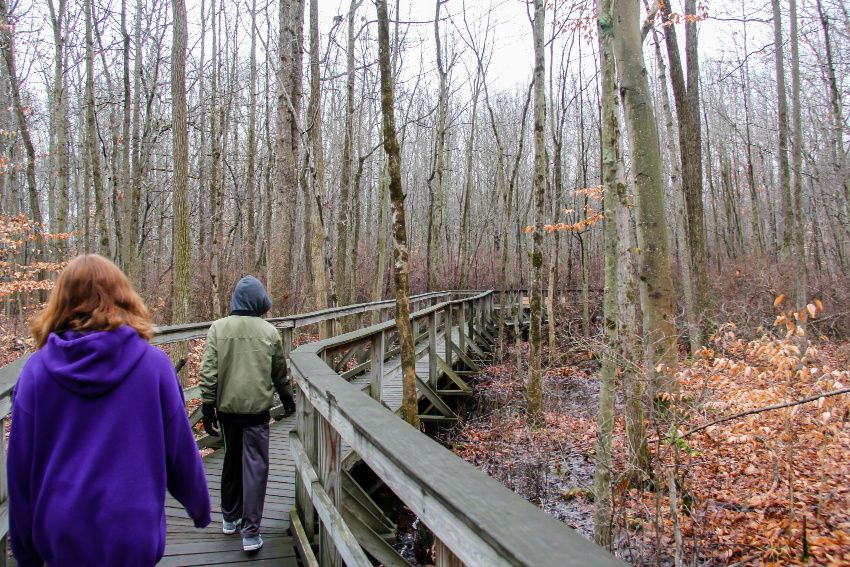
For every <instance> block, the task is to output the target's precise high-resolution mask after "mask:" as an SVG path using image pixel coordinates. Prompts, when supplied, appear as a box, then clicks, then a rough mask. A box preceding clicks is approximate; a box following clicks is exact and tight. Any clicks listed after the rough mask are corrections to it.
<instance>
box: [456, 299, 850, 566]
mask: <svg viewBox="0 0 850 567" xmlns="http://www.w3.org/2000/svg"><path fill="white" fill-rule="evenodd" d="M800 322H801V321H800V320H799V318H798V319H796V320H795V316H794V315H793V314H792V315H791V316H790V318H789V316H788V314H787V313H786V314H785V315H784V316H782V317H780V318H779V319H778V320H777V324H778V327H775V328H771V329H757V331H758V333H755V334H754V335H753V336H751V337H747V336H745V335H744V334H742V333H741V331H739V330H738V328H737V327H736V326H735V325H732V324H728V325H724V326H722V327H721V328H719V329H718V331H717V333H716V334H715V335H714V336H713V337H712V340H711V343H710V345H709V347H708V348H706V349H705V351H704V352H703V353H701V354H702V358H701V359H699V360H698V361H697V362H694V363H692V364H691V363H682V364H680V366H679V368H678V371H677V376H678V377H679V378H680V380H681V383H682V395H681V397H679V398H676V399H669V400H667V403H668V407H667V411H666V412H665V416H664V417H663V419H657V420H655V421H654V422H653V423H650V424H649V436H650V446H651V449H652V454H653V461H652V464H653V474H654V478H653V479H651V481H650V482H647V483H645V485H644V486H635V485H634V484H631V483H630V481H629V479H631V478H633V475H630V474H629V473H630V472H631V471H629V470H628V461H627V458H626V435H625V427H624V418H623V399H622V393H621V390H620V393H618V400H617V405H616V413H615V420H616V425H615V430H614V450H613V452H614V456H615V457H614V463H613V466H614V471H613V474H612V478H613V479H614V487H613V491H614V502H615V512H614V519H613V522H614V528H615V530H614V531H615V538H614V547H615V551H616V553H617V554H618V555H619V556H621V557H623V558H624V559H626V560H627V561H629V562H631V563H633V564H637V565H649V564H669V565H674V564H675V565H745V564H746V565H756V564H758V565H788V564H794V565H847V564H848V563H850V495H849V494H848V493H850V466H848V465H850V397H848V396H850V394H843V395H836V396H829V397H822V398H819V399H817V400H814V401H811V402H809V403H805V404H799V405H792V406H789V407H786V408H782V409H776V410H770V411H764V412H760V413H754V414H752V415H747V416H742V417H740V418H736V419H732V420H730V421H727V422H724V423H719V424H716V425H711V426H709V427H706V428H704V429H702V430H700V431H698V432H694V433H692V434H688V432H689V431H691V430H693V429H694V428H697V427H699V426H702V425H705V424H709V423H711V422H713V421H715V420H717V419H719V418H724V417H728V416H733V415H736V414H740V413H744V412H749V411H754V410H759V409H760V408H765V407H768V406H771V405H776V404H783V403H788V402H793V401H794V400H802V399H806V398H811V397H816V396H818V395H819V394H823V393H828V392H832V391H835V390H840V389H842V388H844V387H846V386H848V385H850V373H848V370H847V357H848V354H847V353H848V352H850V345H848V343H844V342H837V343H834V342H832V341H830V340H828V339H827V338H826V336H823V335H821V336H820V337H818V338H815V339H811V346H808V345H807V344H806V342H805V341H803V340H801V337H800V336H799V331H797V329H799V328H800V327H799V326H798V325H797V323H800ZM801 346H802V348H801ZM512 348H513V347H512V345H507V346H506V350H505V351H504V355H503V357H502V358H501V360H500V361H499V362H497V363H496V364H494V365H492V366H490V367H488V368H486V369H484V371H483V372H482V374H481V378H480V381H479V382H478V383H477V384H476V386H475V388H476V394H477V396H476V399H477V400H478V402H477V405H475V406H474V407H472V408H471V409H470V410H469V411H468V412H467V414H466V416H465V419H464V421H463V422H462V423H461V425H460V426H458V427H457V428H455V430H453V431H451V432H444V433H443V435H442V440H443V441H444V442H445V443H446V445H447V446H449V447H450V448H452V449H453V450H454V451H455V452H456V453H458V454H459V455H460V456H462V457H463V458H464V459H466V460H467V461H469V462H471V463H473V464H474V465H476V466H477V467H479V468H480V469H482V470H484V471H485V472H487V473H488V474H490V475H491V476H493V477H494V478H496V479H497V480H499V481H500V482H502V483H503V484H505V485H506V486H508V487H509V488H511V489H513V490H515V491H516V492H517V493H519V494H521V495H522V496H524V497H525V498H527V499H529V500H531V501H532V502H535V503H537V504H538V505H539V506H540V507H541V508H543V509H545V510H547V511H548V512H549V513H551V514H553V515H554V516H556V517H558V518H560V519H561V520H563V521H565V522H566V523H567V524H568V525H570V526H571V527H573V528H575V529H577V530H578V531H580V532H581V533H583V534H584V535H585V536H586V537H588V538H592V536H593V501H592V500H593V489H592V486H593V467H594V465H595V461H594V450H595V436H596V427H597V422H596V412H597V408H598V388H599V386H598V383H599V382H598V380H599V376H598V371H599V369H598V364H597V362H596V360H595V355H594V354H593V351H592V349H590V348H588V343H587V342H584V346H581V343H576V342H572V341H569V340H567V339H565V338H562V339H561V340H560V342H559V349H560V350H561V352H566V353H568V354H567V355H566V356H565V357H563V358H562V361H561V362H560V363H559V364H558V365H557V366H556V367H553V368H551V369H550V370H549V371H548V372H546V373H545V375H544V387H545V399H546V406H545V418H546V423H545V426H543V427H540V428H531V427H529V426H528V425H527V420H526V418H525V410H524V386H523V381H522V377H521V376H520V374H519V373H518V372H517V369H516V367H515V364H514V362H513V361H515V360H516V356H515V353H513V352H512ZM521 348H526V345H525V344H524V343H523V344H522V345H521Z"/></svg>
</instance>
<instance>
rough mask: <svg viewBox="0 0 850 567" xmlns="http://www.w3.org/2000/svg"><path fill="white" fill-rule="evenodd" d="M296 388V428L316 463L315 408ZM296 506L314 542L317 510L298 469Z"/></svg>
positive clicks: (307, 534)
mask: <svg viewBox="0 0 850 567" xmlns="http://www.w3.org/2000/svg"><path fill="white" fill-rule="evenodd" d="M296 390H297V392H296V396H297V401H296V403H295V430H296V431H297V432H298V437H299V439H300V440H301V445H302V446H303V447H304V452H305V453H307V456H308V457H309V458H310V462H311V464H314V463H315V462H316V457H317V455H316V427H315V424H316V418H315V410H314V409H313V405H312V404H311V403H310V399H309V398H308V397H307V396H306V395H305V394H304V390H302V389H301V388H300V387H297V388H296ZM295 506H296V508H297V509H298V518H299V519H300V520H301V525H302V527H303V528H304V533H305V535H306V538H307V542H312V541H313V537H314V535H315V533H316V528H315V523H316V510H315V509H314V508H313V498H312V496H311V494H310V492H309V491H308V490H307V488H306V487H305V486H304V482H303V481H302V480H301V478H300V474H299V473H298V471H297V469H296V472H295Z"/></svg>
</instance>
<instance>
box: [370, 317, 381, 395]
mask: <svg viewBox="0 0 850 567" xmlns="http://www.w3.org/2000/svg"><path fill="white" fill-rule="evenodd" d="M371 359H372V360H371V369H370V370H369V372H370V378H371V379H370V392H371V394H372V398H373V399H375V400H377V401H379V402H380V401H381V392H382V391H383V386H384V332H383V331H379V332H378V333H376V334H375V335H373V336H372V349H371Z"/></svg>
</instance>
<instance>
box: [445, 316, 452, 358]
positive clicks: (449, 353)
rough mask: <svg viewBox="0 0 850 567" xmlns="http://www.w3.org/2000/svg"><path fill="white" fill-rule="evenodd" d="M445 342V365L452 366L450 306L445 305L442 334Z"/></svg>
mask: <svg viewBox="0 0 850 567" xmlns="http://www.w3.org/2000/svg"><path fill="white" fill-rule="evenodd" d="M443 339H444V340H445V341H446V358H445V361H446V364H448V365H449V366H451V365H452V304H451V303H449V304H448V305H446V325H445V330H444V334H443Z"/></svg>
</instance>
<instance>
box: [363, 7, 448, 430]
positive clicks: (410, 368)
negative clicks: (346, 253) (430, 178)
mask: <svg viewBox="0 0 850 567" xmlns="http://www.w3.org/2000/svg"><path fill="white" fill-rule="evenodd" d="M377 5H378V62H379V66H380V70H381V111H382V115H383V132H384V151H385V152H386V153H387V164H388V169H389V175H390V199H391V201H392V207H393V237H394V240H395V246H394V247H393V260H394V261H395V267H394V270H393V272H394V276H395V288H396V308H395V318H396V326H397V329H398V342H399V345H400V347H401V369H402V371H401V374H402V387H403V392H404V393H403V401H402V417H403V418H404V419H405V420H406V421H407V422H408V423H409V424H410V425H412V426H413V427H415V428H417V429H418V428H419V410H418V408H417V397H416V356H415V353H414V345H413V334H412V332H411V327H410V299H409V296H410V291H409V283H408V274H409V270H410V266H409V264H408V253H407V225H406V223H405V218H404V191H403V189H402V186H401V151H400V148H399V145H398V139H397V137H396V125H395V110H394V94H393V82H394V78H393V73H392V70H391V69H390V31H389V18H388V16H387V2H386V0H377ZM447 332H450V330H447Z"/></svg>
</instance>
